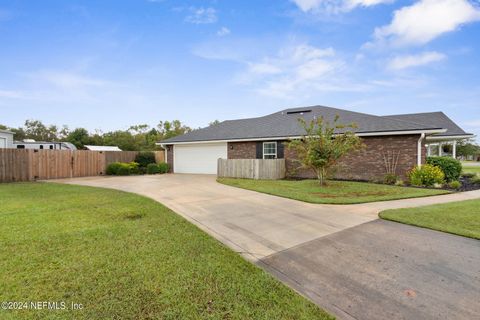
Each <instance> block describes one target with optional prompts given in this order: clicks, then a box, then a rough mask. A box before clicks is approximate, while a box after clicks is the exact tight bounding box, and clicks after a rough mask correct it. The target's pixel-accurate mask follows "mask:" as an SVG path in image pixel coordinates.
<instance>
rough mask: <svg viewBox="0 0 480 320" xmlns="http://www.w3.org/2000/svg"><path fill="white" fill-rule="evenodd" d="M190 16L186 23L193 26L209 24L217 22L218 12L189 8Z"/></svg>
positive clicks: (208, 9) (212, 9)
mask: <svg viewBox="0 0 480 320" xmlns="http://www.w3.org/2000/svg"><path fill="white" fill-rule="evenodd" d="M189 11H190V14H189V15H188V16H187V17H186V18H185V21H186V22H189V23H193V24H208V23H215V22H217V11H216V10H215V9H214V8H194V7H191V8H189Z"/></svg>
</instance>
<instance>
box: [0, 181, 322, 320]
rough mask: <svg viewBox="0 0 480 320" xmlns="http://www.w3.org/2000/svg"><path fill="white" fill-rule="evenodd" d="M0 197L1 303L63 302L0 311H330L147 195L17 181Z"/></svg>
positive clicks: (273, 315)
mask: <svg viewBox="0 0 480 320" xmlns="http://www.w3.org/2000/svg"><path fill="white" fill-rule="evenodd" d="M0 203H1V204H2V205H1V206H0V242H1V244H2V245H1V246H0V270H1V273H0V301H17V302H19V301H22V302H23V301H49V302H65V303H66V305H67V306H68V308H67V309H66V310H48V309H43V310H32V309H27V310H25V309H24V310H1V309H0V319H205V318H208V319H330V318H331V317H330V316H329V315H328V314H327V313H325V312H324V311H322V310H321V309H319V308H318V307H317V306H316V305H314V304H313V303H311V302H309V301H308V300H306V299H304V298H303V297H301V296H300V295H298V294H297V293H295V292H294V291H292V290H291V289H289V288H288V287H286V286H285V285H283V284H282V283H280V282H279V281H277V280H275V279H274V278H273V277H272V276H270V275H268V274H267V273H265V272H264V271H263V270H261V269H260V268H258V267H256V266H255V265H253V264H251V263H249V262H247V261H245V260H244V259H243V258H242V257H241V256H239V255H238V254H236V253H235V252H233V251H231V250H230V249H228V248H227V247H225V246H223V245H222V244H221V243H219V242H218V241H217V240H215V239H213V238H212V237H210V236H209V235H207V234H206V233H204V232H203V231H201V230H200V229H198V228H197V227H195V226H194V225H192V224H190V223H189V222H187V221H186V220H184V219H183V218H182V217H180V216H178V215H177V214H175V213H174V212H172V211H171V210H169V209H168V208H166V207H164V206H162V205H161V204H159V203H157V202H155V201H153V200H151V199H148V198H145V197H141V196H138V195H135V194H130V193H125V192H121V191H115V190H109V189H101V188H92V187H82V186H72V185H63V184H54V183H15V184H3V185H0ZM71 303H76V304H77V305H81V306H82V308H81V309H80V310H71V309H70V306H71Z"/></svg>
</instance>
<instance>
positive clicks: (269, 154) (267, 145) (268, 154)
mask: <svg viewBox="0 0 480 320" xmlns="http://www.w3.org/2000/svg"><path fill="white" fill-rule="evenodd" d="M276 158H277V143H276V142H264V143H263V159H276Z"/></svg>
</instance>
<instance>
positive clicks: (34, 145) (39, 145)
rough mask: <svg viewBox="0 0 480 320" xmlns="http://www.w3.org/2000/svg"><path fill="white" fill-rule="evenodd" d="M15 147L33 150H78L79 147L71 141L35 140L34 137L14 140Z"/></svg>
mask: <svg viewBox="0 0 480 320" xmlns="http://www.w3.org/2000/svg"><path fill="white" fill-rule="evenodd" d="M13 148H15V149H33V150H77V147H75V145H74V144H72V143H70V142H53V141H51V142H48V141H35V140H33V139H24V140H23V141H14V142H13Z"/></svg>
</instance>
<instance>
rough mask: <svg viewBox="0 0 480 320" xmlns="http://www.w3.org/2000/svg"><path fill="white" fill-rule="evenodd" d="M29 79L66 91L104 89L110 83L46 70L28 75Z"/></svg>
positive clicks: (65, 72)
mask: <svg viewBox="0 0 480 320" xmlns="http://www.w3.org/2000/svg"><path fill="white" fill-rule="evenodd" d="M28 77H29V78H31V79H33V80H36V81H37V82H39V81H43V82H46V83H49V84H51V85H53V86H56V87H59V88H64V89H82V88H86V87H102V86H105V85H107V84H110V82H108V81H105V80H102V79H96V78H93V77H89V76H85V75H81V74H78V73H74V72H68V71H51V70H44V71H39V72H35V73H31V74H29V75H28Z"/></svg>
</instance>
